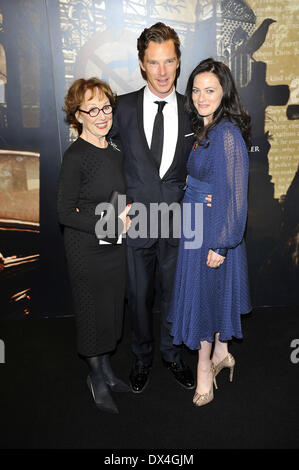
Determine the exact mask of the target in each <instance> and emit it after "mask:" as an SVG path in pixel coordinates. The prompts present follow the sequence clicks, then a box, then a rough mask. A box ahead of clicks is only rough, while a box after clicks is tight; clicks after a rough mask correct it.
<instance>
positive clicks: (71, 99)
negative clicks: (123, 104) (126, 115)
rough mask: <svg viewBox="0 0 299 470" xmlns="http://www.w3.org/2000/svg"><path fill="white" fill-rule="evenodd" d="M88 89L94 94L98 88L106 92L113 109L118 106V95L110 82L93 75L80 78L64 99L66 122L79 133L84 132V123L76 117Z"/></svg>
mask: <svg viewBox="0 0 299 470" xmlns="http://www.w3.org/2000/svg"><path fill="white" fill-rule="evenodd" d="M87 90H90V91H91V92H92V96H91V97H93V96H94V94H95V93H96V90H99V92H101V93H104V95H106V96H107V98H108V99H109V101H110V104H111V106H112V108H113V110H114V109H115V108H116V101H117V97H116V94H114V93H113V92H112V90H111V88H110V86H109V85H108V83H106V82H104V81H103V80H100V79H99V78H96V77H92V78H89V79H88V80H85V79H84V78H79V79H78V80H76V81H75V82H74V83H73V84H72V85H71V86H70V88H69V90H68V92H67V95H66V97H65V100H64V107H63V111H64V112H65V113H66V122H67V123H68V124H70V125H71V126H73V127H74V128H75V129H76V130H77V131H78V133H79V134H81V132H82V124H81V123H80V122H79V121H78V120H77V118H76V112H77V111H78V108H80V105H81V103H82V101H83V100H84V95H85V92H86V91H87Z"/></svg>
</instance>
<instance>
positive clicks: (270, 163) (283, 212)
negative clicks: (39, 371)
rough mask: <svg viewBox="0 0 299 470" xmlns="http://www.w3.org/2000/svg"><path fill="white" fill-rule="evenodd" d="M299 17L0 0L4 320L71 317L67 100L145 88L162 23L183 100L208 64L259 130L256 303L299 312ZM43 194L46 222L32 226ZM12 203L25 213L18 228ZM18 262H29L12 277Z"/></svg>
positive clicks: (253, 246)
mask: <svg viewBox="0 0 299 470" xmlns="http://www.w3.org/2000/svg"><path fill="white" fill-rule="evenodd" d="M298 15H299V5H297V1H296V0H284V1H279V0H259V1H257V0H248V1H243V0H168V1H163V2H160V1H155V0H138V1H137V0H134V1H130V0H22V1H21V0H13V1H11V0H0V150H1V152H0V204H1V206H0V219H1V220H0V235H1V238H0V252H1V255H0V266H1V272H0V293H1V297H2V299H5V301H3V302H2V308H1V314H2V315H3V316H4V315H7V316H12V315H14V316H23V315H24V311H25V313H26V314H27V316H29V317H30V316H32V315H35V314H38V315H40V314H42V315H46V316H50V315H65V314H71V313H72V311H71V303H70V297H69V286H68V281H67V275H66V266H65V258H64V252H63V245H62V239H61V233H60V228H59V226H58V224H57V218H56V185H57V178H58V174H59V168H60V164H61V159H62V155H63V152H64V150H65V149H66V148H67V146H68V145H69V144H70V142H71V141H72V140H73V139H74V138H75V135H74V134H73V133H72V131H71V130H70V129H69V128H68V127H67V126H66V124H65V122H64V116H63V112H62V105H63V101H64V96H65V93H66V90H67V88H68V87H69V85H70V84H71V83H72V82H73V81H74V79H76V78H79V77H82V76H84V77H86V78H87V77H89V76H94V75H96V76H98V77H100V78H102V79H104V80H106V81H108V82H109V83H110V85H111V87H112V88H113V90H114V91H115V92H117V93H118V94H122V93H126V92H129V91H132V90H135V89H137V88H140V87H142V86H143V85H144V83H145V82H144V80H143V79H142V76H141V73H140V69H139V65H138V60H137V50H136V40H137V37H138V36H139V35H140V33H141V31H142V30H143V29H144V28H145V27H148V26H150V25H151V24H153V23H155V22H157V21H163V22H165V23H166V24H169V25H170V26H172V27H173V28H174V29H175V30H176V31H177V33H178V34H179V37H180V39H181V43H182V47H181V49H182V62H181V75H180V78H179V80H178V84H177V88H178V91H180V92H182V93H184V89H185V86H186V82H187V78H188V76H189V74H190V72H191V71H192V69H193V68H194V66H195V65H197V63H198V62H199V61H200V60H202V59H204V58H206V57H211V56H212V57H214V58H215V59H218V60H222V61H224V62H226V63H227V64H228V65H229V66H230V68H231V70H232V72H233V74H234V77H235V79H236V82H237V85H238V89H239V91H240V93H241V95H242V98H243V100H244V102H245V105H246V106H247V108H248V110H249V112H250V114H251V117H252V123H253V140H252V147H251V152H250V154H249V156H250V188H249V214H248V227H247V236H246V239H247V250H248V261H249V274H250V281H251V290H252V298H253V303H254V305H296V304H298V303H299V302H298V298H299V294H298V288H297V287H298V258H299V249H298V245H299V222H298V221H299V217H298V204H296V202H297V201H298V161H299V145H298V131H299V122H298V118H299V112H298V109H299V99H298V92H299V74H298V65H297V62H298V60H297V55H298V53H299V41H298V33H297V28H296V25H297V24H298ZM12 151H14V152H19V154H18V155H16V154H13V153H12ZM9 152H10V155H14V158H17V157H18V158H23V160H24V161H25V162H28V163H24V162H23V164H22V165H23V170H22V171H23V183H22V184H23V187H22V191H23V193H24V191H26V194H27V196H26V197H27V198H24V199H22V197H23V196H22V193H21V189H20V187H18V185H17V183H16V181H17V179H16V176H15V174H16V172H17V171H21V170H14V173H15V174H14V175H12V174H11V175H10V176H9V175H8V173H9V171H8V166H7V165H8V163H7V162H8V158H9V157H8V154H9ZM30 152H31V153H32V154H34V155H39V156H40V157H39V159H38V161H39V163H40V181H39V183H40V185H39V184H37V181H36V180H37V178H36V174H35V176H34V178H33V177H32V176H30V174H31V173H30V171H31V170H29V168H32V165H31V166H30V164H29V153H30ZM10 158H12V157H10ZM19 163H20V162H19ZM22 165H19V167H20V168H21V166H22ZM17 166H18V165H17V164H15V167H16V168H17ZM12 167H13V164H12V163H11V168H12ZM24 172H25V173H24ZM26 172H27V173H26ZM19 174H21V173H19ZM24 175H25V176H26V175H27V176H26V178H25V176H24ZM28 175H29V176H28ZM9 178H10V180H9ZM32 179H34V181H35V183H32V181H31V180H32ZM20 181H21V180H20ZM9 185H10V186H9ZM24 185H25V186H24ZM32 185H33V186H34V191H33V186H32ZM8 186H9V187H10V191H8V189H7V188H8ZM21 186H22V185H21ZM39 187H40V198H39V207H40V217H39V220H28V217H27V219H26V218H25V216H24V215H25V214H26V213H30V212H31V213H33V212H34V210H33V207H35V208H36V204H37V201H38V199H37V198H36V194H37V191H38V190H39ZM33 194H35V199H34V197H33ZM8 198H11V200H14V201H15V200H18V201H20V200H23V206H24V207H23V209H22V207H21V208H19V212H18V214H15V216H14V217H10V218H8V215H7V212H5V210H6V209H5V210H4V209H3V207H4V206H5V207H6V205H7V200H8ZM5 214H6V215H5ZM8 219H9V220H8ZM25 222H26V223H25ZM28 224H29V225H28ZM32 224H34V225H32ZM39 229H40V230H39ZM12 257H14V258H12ZM27 257H28V259H27ZM12 259H13V260H15V263H12V264H9V262H10V261H11V260H12ZM17 259H18V260H21V259H24V260H23V262H20V264H18V265H17V266H13V264H16V260H17ZM38 260H39V261H38ZM27 261H28V262H27ZM17 267H18V269H16V268H17ZM29 268H30V269H29ZM29 272H30V273H31V276H29V274H28V273H29ZM13 296H15V297H13Z"/></svg>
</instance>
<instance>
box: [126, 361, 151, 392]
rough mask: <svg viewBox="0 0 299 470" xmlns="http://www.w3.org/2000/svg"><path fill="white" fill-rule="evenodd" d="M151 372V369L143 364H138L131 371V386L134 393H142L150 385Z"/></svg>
mask: <svg viewBox="0 0 299 470" xmlns="http://www.w3.org/2000/svg"><path fill="white" fill-rule="evenodd" d="M149 372H150V367H147V366H144V365H142V364H137V365H135V367H134V368H133V369H132V370H131V373H130V384H131V389H132V392H134V393H141V392H143V390H144V389H145V387H146V386H147V384H148V383H149Z"/></svg>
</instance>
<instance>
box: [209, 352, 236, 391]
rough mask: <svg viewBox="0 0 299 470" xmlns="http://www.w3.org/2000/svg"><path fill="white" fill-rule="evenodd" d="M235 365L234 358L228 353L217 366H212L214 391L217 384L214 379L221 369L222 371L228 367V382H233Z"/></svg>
mask: <svg viewBox="0 0 299 470" xmlns="http://www.w3.org/2000/svg"><path fill="white" fill-rule="evenodd" d="M235 364H236V361H235V358H234V356H233V355H232V354H230V353H228V355H227V356H225V358H224V359H223V360H222V361H221V362H219V364H217V365H215V364H213V367H214V385H215V388H216V389H218V387H217V382H216V377H217V375H218V374H219V372H220V371H221V370H222V369H224V368H225V367H228V368H229V369H230V372H229V381H230V382H232V381H233V376H234V368H235Z"/></svg>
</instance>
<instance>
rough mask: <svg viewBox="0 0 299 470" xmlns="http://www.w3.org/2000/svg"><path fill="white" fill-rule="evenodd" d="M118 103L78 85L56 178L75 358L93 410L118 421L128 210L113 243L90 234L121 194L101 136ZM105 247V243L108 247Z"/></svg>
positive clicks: (95, 84) (111, 146) (94, 83)
mask: <svg viewBox="0 0 299 470" xmlns="http://www.w3.org/2000/svg"><path fill="white" fill-rule="evenodd" d="M115 104H116V97H115V95H113V93H112V91H111V89H110V87H109V85H107V84H106V83H105V82H103V81H101V80H99V79H97V78H91V79H89V80H84V79H79V80H76V81H75V82H74V83H73V84H72V86H71V87H70V89H69V91H68V93H67V96H66V98H65V107H64V110H65V112H66V116H67V120H68V122H69V124H71V125H72V126H73V127H74V128H75V129H76V130H77V131H78V134H79V137H78V139H77V140H76V141H75V142H74V143H72V144H71V145H70V147H69V148H68V149H67V150H66V152H65V154H64V156H63V161H62V166H61V173H60V178H59V187H58V217H59V222H60V223H61V224H62V226H63V227H64V234H63V236H64V244H65V252H66V258H67V264H68V270H69V276H70V281H71V287H72V295H73V304H74V310H75V316H76V325H77V344H78V352H79V354H80V355H81V356H82V357H83V358H84V359H85V360H86V362H87V364H88V366H89V369H90V373H89V375H88V378H87V384H88V387H89V389H90V390H91V392H92V395H93V398H94V401H95V403H96V405H97V406H98V408H100V409H102V410H105V411H110V412H114V413H117V412H118V409H117V406H116V404H115V402H114V400H113V398H112V396H111V393H110V391H111V390H112V391H129V390H130V389H129V387H128V386H127V385H126V384H125V383H124V382H122V381H121V380H120V379H118V378H117V377H115V375H114V373H113V372H112V369H111V366H110V362H109V356H110V353H111V352H112V351H113V350H114V349H115V348H116V345H117V341H118V340H119V338H120V335H121V329H122V321H123V306H124V291H125V247H124V244H123V243H118V244H116V243H115V240H117V238H118V236H119V235H120V234H121V233H125V232H126V231H127V230H128V227H129V224H130V219H129V217H128V216H127V212H128V210H129V207H128V206H127V207H126V209H125V210H124V211H123V212H122V213H121V214H120V215H119V219H118V222H119V223H118V224H116V226H117V229H116V233H115V237H114V239H113V243H105V244H101V243H100V241H101V240H99V238H102V239H104V241H106V242H107V241H108V242H109V239H107V237H106V238H105V234H103V236H101V235H100V236H99V234H98V231H97V234H96V233H95V225H96V223H97V221H98V220H99V217H100V216H98V215H95V208H96V206H97V205H98V204H99V203H102V202H107V201H108V200H109V197H110V195H111V193H112V191H114V190H116V191H118V192H120V193H125V180H124V175H123V156H122V152H121V151H120V149H119V148H118V147H117V146H116V144H115V143H113V142H112V141H111V140H110V139H109V138H107V134H108V132H109V130H110V129H111V126H112V120H113V109H114V108H115ZM110 241H111V239H110Z"/></svg>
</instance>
